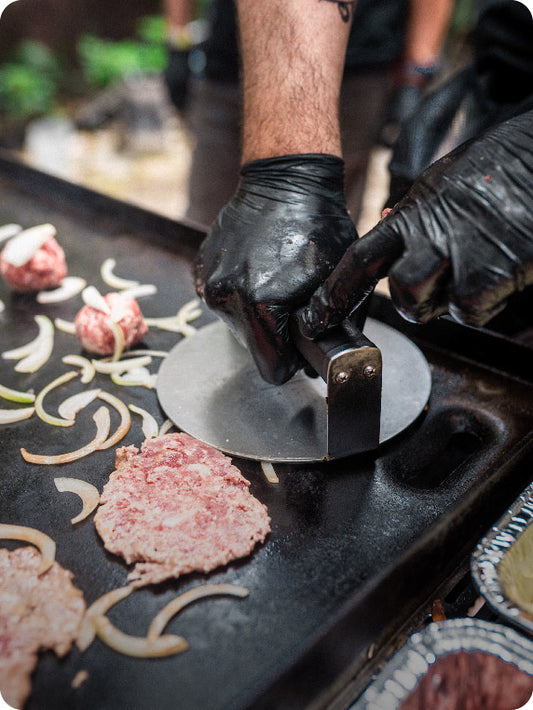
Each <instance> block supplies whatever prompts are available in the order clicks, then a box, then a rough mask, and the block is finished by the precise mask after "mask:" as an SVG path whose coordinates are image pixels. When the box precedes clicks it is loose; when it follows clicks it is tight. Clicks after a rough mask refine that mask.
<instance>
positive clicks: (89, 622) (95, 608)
mask: <svg viewBox="0 0 533 710" xmlns="http://www.w3.org/2000/svg"><path fill="white" fill-rule="evenodd" d="M132 591H133V587H131V586H129V585H128V586H127V587H117V588H116V589H112V590H111V591H110V592H106V594H102V596H101V597H98V599H97V600H96V601H95V602H93V603H92V604H91V606H90V607H89V608H88V609H87V611H86V612H85V615H84V617H83V621H82V622H81V627H80V631H79V634H78V638H77V639H76V644H77V646H78V648H79V649H80V651H86V650H87V649H88V648H89V646H90V645H91V643H92V642H93V641H94V637H95V631H94V626H93V619H94V618H95V617H96V616H103V615H104V614H105V613H106V612H107V611H109V609H111V607H113V606H114V605H115V604H117V603H118V602H120V601H122V599H125V598H126V597H128V596H129V595H130V594H131V593H132Z"/></svg>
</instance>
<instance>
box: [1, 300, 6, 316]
mask: <svg viewBox="0 0 533 710" xmlns="http://www.w3.org/2000/svg"><path fill="white" fill-rule="evenodd" d="M5 310H6V304H5V303H4V302H3V301H2V299H1V298H0V313H3V312H4V311H5Z"/></svg>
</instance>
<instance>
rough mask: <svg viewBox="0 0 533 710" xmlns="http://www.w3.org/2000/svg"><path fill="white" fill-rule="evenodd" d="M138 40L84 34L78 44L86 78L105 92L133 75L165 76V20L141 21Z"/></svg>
mask: <svg viewBox="0 0 533 710" xmlns="http://www.w3.org/2000/svg"><path fill="white" fill-rule="evenodd" d="M135 35H136V36H135V37H134V38H133V39H124V40H119V41H113V40H108V39H103V38H101V37H96V36H95V35H91V34H84V35H82V36H81V37H80V39H79V41H78V43H77V52H78V57H79V60H80V65H81V69H82V73H83V78H84V80H85V82H86V83H87V84H88V86H90V87H92V88H103V87H106V86H109V85H110V84H112V83H114V82H115V81H118V80H120V79H122V78H123V77H124V76H128V75H131V74H142V73H153V72H162V71H163V70H164V69H165V67H166V64H167V50H166V47H165V44H164V35H165V27H164V20H163V17H162V16H148V17H142V18H140V19H139V21H138V22H137V27H136V32H135Z"/></svg>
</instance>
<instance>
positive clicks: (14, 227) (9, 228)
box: [0, 224, 22, 242]
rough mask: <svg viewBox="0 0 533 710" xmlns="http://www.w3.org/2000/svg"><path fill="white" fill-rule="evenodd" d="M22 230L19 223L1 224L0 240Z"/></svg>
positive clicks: (2, 240) (9, 237)
mask: <svg viewBox="0 0 533 710" xmlns="http://www.w3.org/2000/svg"><path fill="white" fill-rule="evenodd" d="M19 232H22V227H21V226H20V224H3V225H2V226H1V227H0V242H4V241H5V240H6V239H11V237H14V236H15V234H18V233H19Z"/></svg>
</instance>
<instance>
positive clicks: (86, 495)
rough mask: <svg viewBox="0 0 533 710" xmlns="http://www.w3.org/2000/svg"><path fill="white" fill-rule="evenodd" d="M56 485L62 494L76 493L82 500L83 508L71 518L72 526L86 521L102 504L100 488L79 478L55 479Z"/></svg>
mask: <svg viewBox="0 0 533 710" xmlns="http://www.w3.org/2000/svg"><path fill="white" fill-rule="evenodd" d="M54 483H55V484H56V488H57V490H58V491H59V492H60V493H75V494H76V495H78V496H79V497H80V498H81V501H82V504H83V507H82V509H81V512H80V513H78V515H76V516H75V517H74V518H71V520H70V522H71V524H72V525H75V524H76V523H79V522H81V521H82V520H85V518H87V517H88V516H89V515H90V514H91V513H92V512H93V510H94V509H95V508H96V507H97V505H98V503H99V502H100V493H99V491H98V488H96V486H93V484H92V483H88V482H87V481H82V480H80V479H79V478H65V477H61V476H60V477H58V478H54Z"/></svg>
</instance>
